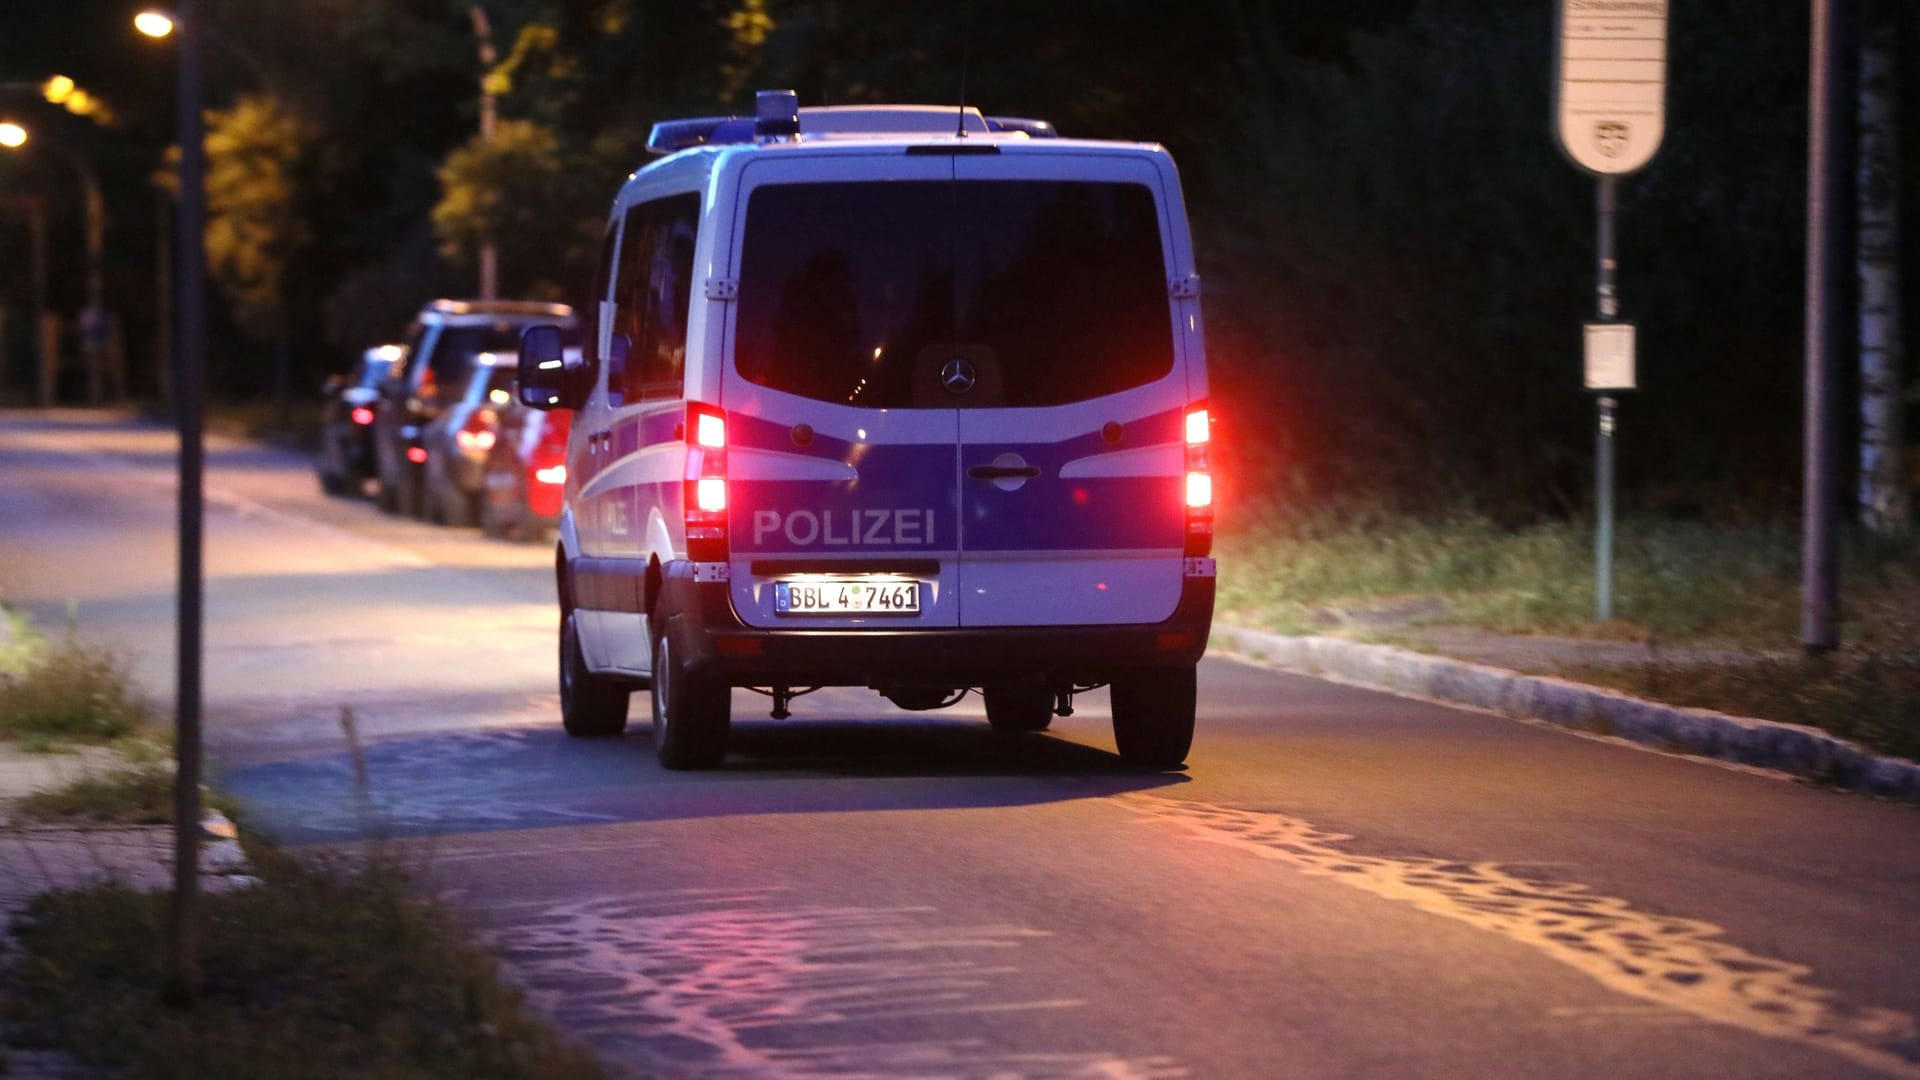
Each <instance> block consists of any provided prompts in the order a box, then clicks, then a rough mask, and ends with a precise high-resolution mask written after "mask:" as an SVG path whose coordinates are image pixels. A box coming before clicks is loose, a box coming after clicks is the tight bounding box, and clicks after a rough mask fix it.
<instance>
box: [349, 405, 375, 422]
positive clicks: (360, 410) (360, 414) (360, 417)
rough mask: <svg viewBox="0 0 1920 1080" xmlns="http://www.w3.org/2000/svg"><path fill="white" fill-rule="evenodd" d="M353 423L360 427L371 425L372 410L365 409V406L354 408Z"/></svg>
mask: <svg viewBox="0 0 1920 1080" xmlns="http://www.w3.org/2000/svg"><path fill="white" fill-rule="evenodd" d="M353 422H354V423H356V424H359V425H360V426H361V427H365V426H367V425H368V424H371V423H373V410H372V409H369V408H367V407H366V406H365V405H361V406H358V407H356V408H355V409H354V410H353Z"/></svg>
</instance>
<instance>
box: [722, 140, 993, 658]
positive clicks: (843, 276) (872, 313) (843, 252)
mask: <svg viewBox="0 0 1920 1080" xmlns="http://www.w3.org/2000/svg"><path fill="white" fill-rule="evenodd" d="M952 176H953V172H952V163H951V161H950V160H948V159H946V158H929V157H921V156H913V155H906V154H902V153H901V152H900V151H899V150H898V149H894V150H891V151H888V152H876V153H873V154H864V153H847V152H845V151H844V150H843V151H840V152H836V153H830V154H818V155H814V154H807V153H805V152H803V151H787V152H782V153H780V154H777V155H776V154H768V155H767V156H766V157H765V158H761V159H757V160H754V161H752V162H751V163H749V164H747V165H746V166H745V167H744V168H743V169H742V170H741V174H740V196H739V198H738V200H737V206H738V210H737V211H736V214H735V217H734V221H733V229H734V235H735V236H737V237H739V242H738V243H737V244H736V245H734V247H735V251H736V262H735V264H734V271H733V272H734V274H735V275H736V277H737V281H738V296H737V300H736V302H735V303H734V304H732V305H729V306H730V307H732V308H733V309H734V310H733V316H734V317H733V324H732V327H731V332H730V333H729V335H728V342H727V351H728V352H729V353H730V355H731V358H732V362H731V363H728V364H726V365H725V374H724V377H723V380H722V383H721V399H722V400H721V402H720V404H721V407H722V409H723V411H724V412H725V414H726V424H727V433H726V438H727V443H728V446H727V487H728V498H727V504H728V510H727V514H728V518H727V532H728V537H729V545H730V546H729V557H730V565H729V568H728V569H729V577H730V581H731V592H732V597H733V606H734V610H735V611H736V612H737V613H738V614H739V616H740V618H741V619H742V620H743V621H744V622H746V623H747V624H748V625H750V626H758V627H779V628H782V629H792V630H808V629H822V630H825V629H871V630H877V631H884V630H895V629H913V628H928V627H954V626H957V625H959V602H958V599H957V596H956V594H955V591H954V589H955V580H956V574H957V572H958V569H957V558H958V548H959V529H960V525H959V520H958V510H959V490H958V482H959V481H958V477H959V458H958V454H957V445H958V441H959V433H958V428H957V422H956V416H955V409H954V408H953V406H952V405H951V404H949V403H947V402H945V401H942V400H939V399H937V398H935V397H933V396H932V395H931V394H930V393H925V392H924V391H925V388H924V387H920V388H919V389H916V386H917V384H916V381H915V376H916V371H917V370H918V368H919V367H924V361H923V359H922V357H921V353H922V352H923V351H924V349H925V347H926V345H928V344H929V343H931V342H933V341H934V340H936V338H937V337H938V332H937V331H936V330H935V329H934V327H933V324H934V323H937V322H939V321H940V316H939V315H938V312H939V311H940V310H944V308H945V307H946V299H945V296H946V292H945V286H944V283H943V281H942V278H941V269H940V268H941V267H942V266H944V265H945V264H946V263H947V262H948V248H949V244H950V230H949V229H948V228H946V226H945V223H946V222H947V220H948V218H947V212H948V201H947V198H946V193H947V191H948V189H949V188H950V187H951V183H952ZM916 394H919V395H920V396H922V397H925V400H926V402H928V403H931V407H926V406H925V405H923V404H921V403H920V402H918V401H917V400H916Z"/></svg>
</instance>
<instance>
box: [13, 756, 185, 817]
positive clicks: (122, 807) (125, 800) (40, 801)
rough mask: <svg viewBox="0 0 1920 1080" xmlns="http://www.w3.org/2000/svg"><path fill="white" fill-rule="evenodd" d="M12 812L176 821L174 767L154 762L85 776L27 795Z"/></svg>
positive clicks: (34, 815)
mask: <svg viewBox="0 0 1920 1080" xmlns="http://www.w3.org/2000/svg"><path fill="white" fill-rule="evenodd" d="M13 813H14V815H15V816H17V817H19V818H20V819H22V820H25V821H40V822H62V823H72V824H86V825H168V824H171V823H172V822H173V769H172V768H171V767H169V766H168V765H166V764H164V763H155V764H148V765H132V766H127V767H124V768H120V769H115V770H112V771H110V772H104V773H97V774H84V775H82V776H80V777H79V778H78V779H76V780H74V781H73V782H72V783H70V784H67V785H66V786H64V787H59V788H54V789H52V790H50V791H37V792H34V793H33V794H30V795H25V796H22V797H21V798H20V799H19V801H18V802H16V803H15V804H14V807H13Z"/></svg>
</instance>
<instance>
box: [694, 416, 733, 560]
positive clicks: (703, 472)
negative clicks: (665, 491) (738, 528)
mask: <svg viewBox="0 0 1920 1080" xmlns="http://www.w3.org/2000/svg"><path fill="white" fill-rule="evenodd" d="M686 439H687V471H686V492H685V500H686V519H687V557H688V558H689V559H692V560H693V561H694V562H722V561H725V559H726V557H727V546H728V545H727V416H726V414H725V413H723V412H721V411H720V410H719V409H716V408H714V407H713V406H711V405H703V404H701V403H700V402H697V401H689V402H687V429H686Z"/></svg>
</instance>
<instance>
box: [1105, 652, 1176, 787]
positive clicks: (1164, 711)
mask: <svg viewBox="0 0 1920 1080" xmlns="http://www.w3.org/2000/svg"><path fill="white" fill-rule="evenodd" d="M1111 699H1112V703H1113V741H1114V742H1115V743H1116V744H1118V746H1119V748H1120V757H1121V760H1123V761H1125V762H1127V763H1128V764H1130V765H1152V766H1158V767H1160V768H1168V767H1171V766H1174V765H1178V764H1180V763H1181V762H1183V761H1185V760H1186V759H1187V751H1188V750H1190V749H1192V748H1193V713H1194V706H1195V699H1196V687H1195V680H1194V669H1193V667H1191V666H1188V667H1180V668H1171V669H1166V668H1162V669H1158V670H1148V671H1144V672H1142V673H1140V674H1139V675H1136V676H1133V677H1132V678H1127V679H1116V680H1114V682H1113V687H1112V690H1111Z"/></svg>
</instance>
